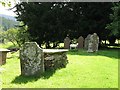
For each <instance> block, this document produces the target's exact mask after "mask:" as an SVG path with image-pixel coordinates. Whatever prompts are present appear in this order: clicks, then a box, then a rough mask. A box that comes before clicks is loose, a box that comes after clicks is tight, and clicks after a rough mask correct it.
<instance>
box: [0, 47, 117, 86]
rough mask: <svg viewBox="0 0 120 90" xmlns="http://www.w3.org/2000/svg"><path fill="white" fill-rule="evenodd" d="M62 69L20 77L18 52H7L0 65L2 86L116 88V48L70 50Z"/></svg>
mask: <svg viewBox="0 0 120 90" xmlns="http://www.w3.org/2000/svg"><path fill="white" fill-rule="evenodd" d="M67 56H68V60H69V63H68V64H67V67H66V68H62V69H59V70H56V71H46V72H45V73H44V74H43V75H41V76H40V77H23V76H20V60H19V52H15V53H8V57H7V63H6V64H5V65H3V66H1V67H0V68H1V69H0V70H1V71H0V72H1V75H0V76H1V77H2V88H118V51H117V50H114V49H113V50H112V49H108V50H99V51H98V52H97V53H87V52H86V51H85V50H79V51H76V50H72V51H69V52H68V54H67Z"/></svg>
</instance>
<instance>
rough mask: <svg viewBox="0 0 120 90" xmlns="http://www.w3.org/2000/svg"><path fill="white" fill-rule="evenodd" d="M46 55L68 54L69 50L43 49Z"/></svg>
mask: <svg viewBox="0 0 120 90" xmlns="http://www.w3.org/2000/svg"><path fill="white" fill-rule="evenodd" d="M43 52H44V53H61V52H68V49H43Z"/></svg>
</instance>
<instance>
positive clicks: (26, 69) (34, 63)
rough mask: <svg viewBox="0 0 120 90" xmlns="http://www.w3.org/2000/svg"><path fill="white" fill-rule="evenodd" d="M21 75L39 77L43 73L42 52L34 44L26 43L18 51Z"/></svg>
mask: <svg viewBox="0 0 120 90" xmlns="http://www.w3.org/2000/svg"><path fill="white" fill-rule="evenodd" d="M20 63H21V75H24V76H32V75H40V74H41V73H43V72H44V59H43V50H42V49H41V48H40V47H39V45H38V44H37V43H35V42H26V43H25V44H24V45H23V47H22V48H21V49H20Z"/></svg>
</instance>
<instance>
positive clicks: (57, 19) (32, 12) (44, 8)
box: [15, 2, 112, 47]
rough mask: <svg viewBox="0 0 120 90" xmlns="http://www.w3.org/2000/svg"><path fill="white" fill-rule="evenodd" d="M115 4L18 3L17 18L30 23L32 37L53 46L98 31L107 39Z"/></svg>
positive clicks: (101, 37) (40, 42)
mask: <svg viewBox="0 0 120 90" xmlns="http://www.w3.org/2000/svg"><path fill="white" fill-rule="evenodd" d="M111 7H112V3H103V2H101V3H98V2H96V3H75V2H74V3H67V2H60V3H58V2H49V3H39V2H29V3H26V2H22V3H20V4H17V5H16V8H17V10H16V11H15V12H16V14H17V15H18V17H17V20H18V21H23V22H24V24H25V25H27V26H28V33H30V35H31V37H33V38H32V40H33V41H36V42H37V43H39V45H41V44H46V46H47V47H49V46H50V45H49V44H50V43H53V44H54V46H57V44H58V43H59V42H63V40H64V38H65V37H66V36H67V35H69V36H70V38H71V39H73V38H78V37H79V36H80V35H82V36H83V37H86V36H87V35H88V34H90V33H94V32H96V33H97V34H98V35H99V37H100V40H104V39H107V38H108V37H107V35H106V33H107V34H108V33H109V30H107V29H105V26H106V24H108V23H110V21H111V20H110V19H109V14H110V13H111Z"/></svg>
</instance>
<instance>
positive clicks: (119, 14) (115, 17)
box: [106, 3, 120, 44]
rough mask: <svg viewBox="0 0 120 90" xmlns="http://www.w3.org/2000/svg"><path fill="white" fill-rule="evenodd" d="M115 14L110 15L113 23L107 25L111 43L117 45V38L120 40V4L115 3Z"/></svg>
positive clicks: (113, 8)
mask: <svg viewBox="0 0 120 90" xmlns="http://www.w3.org/2000/svg"><path fill="white" fill-rule="evenodd" d="M112 10H113V13H112V14H110V19H111V20H112V22H111V23H110V24H107V27H106V28H107V29H109V30H110V35H109V41H110V43H111V44H114V43H115V40H116V38H117V39H120V27H119V25H120V4H119V3H114V6H113V7H112Z"/></svg>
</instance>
